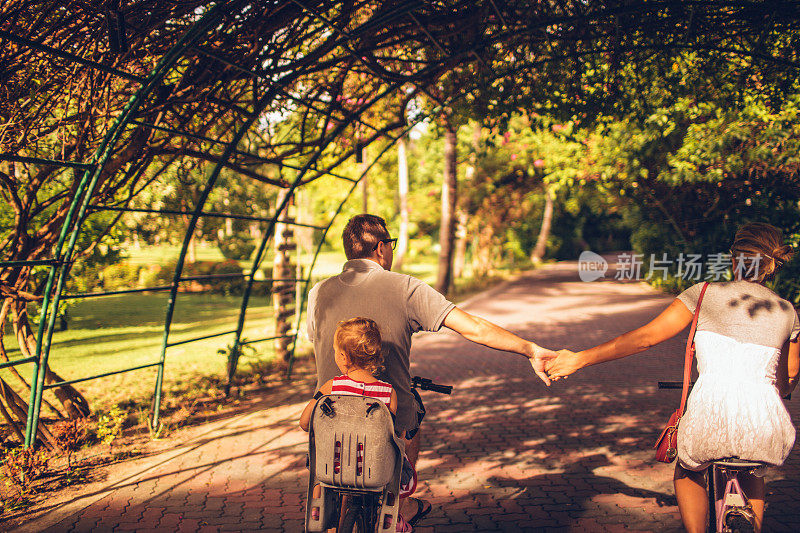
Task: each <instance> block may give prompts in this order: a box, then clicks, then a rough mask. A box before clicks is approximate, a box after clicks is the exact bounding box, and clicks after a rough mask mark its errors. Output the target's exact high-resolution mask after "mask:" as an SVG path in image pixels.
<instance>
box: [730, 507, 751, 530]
mask: <svg viewBox="0 0 800 533" xmlns="http://www.w3.org/2000/svg"><path fill="white" fill-rule="evenodd" d="M724 522H725V530H726V531H730V532H731V533H755V530H756V526H755V517H753V516H752V513H749V512H747V511H746V510H742V509H733V510H731V511H728V512H727V513H725V518H724Z"/></svg>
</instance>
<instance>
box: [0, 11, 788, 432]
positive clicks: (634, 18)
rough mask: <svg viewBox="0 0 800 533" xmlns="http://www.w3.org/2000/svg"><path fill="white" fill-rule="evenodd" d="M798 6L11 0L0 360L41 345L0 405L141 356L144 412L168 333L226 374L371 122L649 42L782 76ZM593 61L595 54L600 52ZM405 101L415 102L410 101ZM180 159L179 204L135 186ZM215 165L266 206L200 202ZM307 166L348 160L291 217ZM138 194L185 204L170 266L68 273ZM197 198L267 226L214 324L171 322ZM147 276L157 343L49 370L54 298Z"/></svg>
mask: <svg viewBox="0 0 800 533" xmlns="http://www.w3.org/2000/svg"><path fill="white" fill-rule="evenodd" d="M799 21H800V4H798V2H785V1H776V2H755V1H683V0H673V1H641V0H620V1H594V0H589V1H572V0H565V1H557V0H553V1H516V0H488V1H481V2H474V1H459V0H452V1H450V0H447V1H395V2H372V1H345V2H327V1H314V0H273V1H252V0H251V1H245V0H233V1H221V2H205V1H192V0H183V1H178V2H157V1H154V0H141V1H136V2H133V1H129V2H125V1H121V0H108V1H105V0H104V1H69V0H55V1H46V2H32V1H29V0H9V1H7V2H4V3H3V5H2V8H0V43H2V46H0V80H2V83H0V144H1V145H2V146H1V147H0V152H2V153H0V187H2V193H3V194H4V196H5V199H6V201H7V204H8V205H9V206H10V207H11V208H12V210H13V213H10V214H8V215H9V216H7V217H6V219H7V220H12V221H13V224H12V225H11V227H9V228H3V234H2V237H3V238H4V240H3V242H2V243H0V252H2V253H1V254H0V259H2V261H0V291H1V292H2V295H3V298H4V302H3V308H2V320H3V321H5V320H6V317H8V316H12V317H13V321H14V327H15V332H16V335H17V339H18V341H19V344H20V349H21V352H22V355H23V357H22V358H20V359H16V360H8V358H6V360H5V361H3V362H0V368H6V367H14V366H16V365H20V364H25V363H32V364H33V365H32V366H33V372H32V375H31V376H30V389H31V394H30V399H29V401H28V402H27V403H26V402H25V401H24V400H22V399H21V398H19V397H16V398H14V397H13V391H10V390H9V387H7V386H4V387H3V391H4V394H3V396H4V398H5V400H6V405H8V406H9V409H10V411H11V413H4V414H5V415H6V418H7V419H8V418H9V416H17V417H18V418H20V419H22V418H24V419H25V420H26V429H25V435H24V437H25V443H26V445H28V446H30V445H31V444H32V443H33V442H34V441H35V440H36V439H35V437H36V435H37V431H39V432H41V431H46V428H41V427H40V424H39V413H40V409H41V405H42V401H43V392H44V391H45V390H48V389H51V390H53V392H54V393H56V396H57V397H58V399H59V400H61V401H62V403H64V405H65V406H67V407H66V409H67V412H68V414H69V415H74V416H80V415H81V414H86V413H87V412H88V406H83V405H81V404H80V400H79V399H78V398H79V395H75V394H73V393H72V392H74V389H72V388H71V387H72V385H73V384H75V383H79V382H82V381H85V380H89V379H97V378H100V377H104V376H108V375H111V374H115V373H121V372H130V371H136V370H143V369H146V368H154V369H156V371H157V372H156V376H155V385H154V386H155V392H154V401H153V411H152V417H151V423H152V425H153V426H154V427H156V426H157V425H158V423H159V417H160V406H161V389H162V382H163V378H164V363H165V361H166V359H167V358H168V357H169V352H170V349H171V348H173V347H175V346H177V345H183V344H186V343H189V342H193V341H197V340H201V339H207V338H209V337H217V336H219V337H222V336H229V337H232V339H233V344H232V346H233V347H234V349H233V350H232V356H231V359H232V361H231V364H229V368H228V371H229V377H231V376H232V375H233V373H234V372H235V370H236V361H237V357H236V354H237V353H238V349H239V347H241V346H242V345H243V344H244V343H253V342H263V341H268V340H272V339H275V338H277V337H275V336H273V337H265V338H259V339H251V340H246V339H245V338H244V337H243V331H244V329H245V323H246V316H247V310H248V305H249V304H250V301H251V296H252V295H253V294H254V291H259V290H264V289H265V287H266V288H268V289H270V288H271V290H272V289H275V287H280V286H281V285H280V284H281V283H283V284H287V283H291V284H294V283H299V284H301V285H303V288H304V289H307V288H308V287H307V286H308V283H309V280H310V276H311V272H310V271H309V272H305V273H304V274H303V275H302V276H300V277H279V278H278V279H258V277H257V275H256V273H257V272H258V271H259V268H260V265H261V263H262V261H263V260H264V258H265V256H266V254H267V250H268V246H269V243H270V242H271V240H272V239H273V237H274V235H275V232H276V228H277V227H279V225H280V224H284V225H288V226H298V227H307V228H313V229H315V230H317V231H318V232H319V234H320V235H321V238H320V239H319V242H318V243H317V248H316V254H318V253H319V249H320V247H321V246H322V243H323V242H324V241H325V237H326V235H327V233H328V231H329V230H330V228H331V224H332V223H333V221H334V219H335V218H336V216H337V214H338V213H339V212H340V210H341V209H342V205H343V204H344V202H345V201H346V200H347V198H348V197H349V196H350V194H351V193H352V192H353V190H354V189H355V187H356V186H357V184H358V183H359V181H360V180H361V178H362V177H363V176H364V174H365V173H366V172H367V171H368V170H369V167H370V166H371V164H374V161H370V162H365V164H364V165H362V167H361V172H360V174H359V175H352V174H351V173H347V172H344V171H342V170H341V169H342V165H343V163H344V162H345V161H347V160H348V159H350V158H352V157H360V154H361V151H362V148H363V147H364V146H366V145H369V144H371V143H373V142H375V141H381V152H380V153H378V154H377V155H376V154H373V155H376V157H375V158H374V159H375V160H377V159H378V158H380V156H381V155H382V154H383V153H385V152H386V151H387V150H389V149H390V147H391V146H392V144H393V143H394V142H395V141H397V140H398V139H400V138H401V137H402V136H403V135H404V134H405V133H406V132H407V131H408V130H409V129H410V128H412V127H413V126H414V124H415V123H417V122H419V121H422V120H425V119H426V118H428V117H431V116H437V115H439V114H443V113H448V112H451V111H452V109H453V108H455V107H458V106H471V107H472V108H473V109H476V108H480V109H481V110H483V112H485V113H492V112H494V111H493V110H499V109H501V108H503V106H512V105H515V104H518V103H525V102H535V103H537V104H538V105H540V107H548V106H550V107H552V108H554V109H558V108H559V107H560V106H562V107H563V106H568V107H570V108H576V107H580V106H581V105H584V106H586V107H588V106H590V105H591V103H592V100H593V99H594V100H602V99H609V98H613V94H614V87H613V78H614V72H615V70H616V69H619V68H622V65H624V64H626V63H628V64H629V63H630V62H631V61H634V60H642V61H646V60H647V58H648V57H651V56H655V55H661V56H663V55H667V56H669V55H675V54H681V53H684V52H691V53H695V54H697V55H699V56H700V57H701V59H702V60H707V61H709V62H711V61H720V60H722V61H731V60H733V61H741V62H742V64H743V65H753V64H758V65H759V68H760V71H761V72H762V73H767V75H770V74H771V75H773V76H774V79H779V78H780V77H781V75H782V73H785V72H795V71H796V69H797V67H798V66H800V58H798V46H797V45H798V42H797V37H798V35H799V34H798V33H797V30H798V27H799V26H798V22H799ZM589 63H593V64H597V63H601V64H603V65H605V68H604V69H602V71H598V72H597V74H592V73H591V72H589V69H590V64H589ZM592 76H597V77H598V80H600V81H602V79H600V78H603V79H605V80H606V82H605V84H600V85H601V86H604V87H605V91H604V92H603V91H601V92H600V93H596V92H595V93H592V94H589V93H587V92H586V83H587V82H586V80H587V79H591V78H592ZM595 81H597V80H595ZM411 101H415V102H420V101H421V102H424V104H422V105H419V104H417V105H415V106H413V107H414V108H415V109H414V112H412V113H409V112H408V111H407V109H408V107H409V105H408V104H409V102H411ZM498 112H499V111H498ZM386 141H388V142H386ZM181 164H185V165H189V166H192V167H193V168H202V169H203V170H202V172H201V174H202V175H203V184H202V186H201V187H200V188H199V190H198V191H197V195H196V202H195V204H194V206H193V208H192V209H188V210H174V209H173V210H168V209H159V208H157V207H152V208H148V207H146V206H144V207H143V206H142V205H139V204H136V202H135V199H136V198H137V197H139V196H141V194H142V193H143V191H149V190H157V186H158V182H159V177H160V176H161V175H162V173H163V172H164V171H165V170H166V169H167V168H169V167H170V166H171V165H181ZM222 173H233V174H235V175H236V176H239V177H240V179H242V180H255V181H256V182H260V183H263V184H265V185H266V186H268V187H271V188H274V189H275V190H276V191H279V192H280V194H279V195H277V198H278V201H277V202H276V203H275V204H274V205H271V206H269V212H268V214H267V215H266V216H261V215H259V216H256V215H247V214H236V213H226V212H215V211H210V210H209V209H208V207H207V200H208V198H209V195H210V194H211V193H212V191H213V190H214V189H215V187H216V186H217V185H218V181H219V177H220V175H221V174H222ZM317 180H332V181H335V182H341V184H342V186H341V188H340V191H341V195H340V196H341V197H340V198H339V199H338V202H339V204H338V209H335V210H333V211H332V212H329V213H312V214H307V216H304V217H303V220H302V221H300V220H298V219H296V218H294V217H293V216H290V214H289V209H290V207H291V205H292V198H293V195H294V193H295V192H296V191H297V190H300V189H303V188H308V187H309V185H311V184H313V183H314V182H316V181H317ZM131 211H135V212H138V213H141V214H143V215H146V216H158V217H187V218H188V220H189V224H188V226H187V228H188V229H187V231H186V234H185V238H184V239H183V243H182V247H181V252H180V255H179V258H178V261H177V264H176V266H175V269H174V274H173V277H172V282H171V283H169V284H167V285H162V286H154V287H146V288H132V289H128V290H117V291H107V292H94V293H71V292H70V291H68V290H67V285H68V283H67V282H68V280H69V277H70V270H71V268H72V267H73V265H74V264H75V263H76V261H80V260H81V258H82V257H87V256H88V255H89V254H90V252H91V250H92V248H93V247H94V246H96V245H97V242H99V240H100V238H101V237H102V233H103V232H102V231H101V236H100V237H97V238H95V239H94V240H93V241H92V242H87V241H86V228H87V224H88V223H89V221H91V220H92V217H93V216H94V215H96V214H98V213H104V214H106V215H108V214H109V213H111V214H112V215H113V216H111V217H110V218H108V219H104V220H106V222H105V224H106V227H107V229H106V230H105V231H108V228H111V227H112V226H113V225H114V224H115V223H116V222H117V221H119V220H120V217H122V215H123V214H124V213H126V212H131ZM208 218H217V219H226V218H234V219H240V220H247V221H251V222H257V223H260V224H264V225H265V231H264V232H263V238H262V239H261V242H260V243H258V246H257V249H256V252H255V254H254V258H253V259H252V267H251V268H250V269H249V270H248V271H247V272H246V273H245V274H244V275H238V274H237V275H235V276H238V277H241V278H243V282H244V291H243V295H242V297H241V309H240V313H239V318H238V321H236V323H233V324H231V327H230V328H229V329H227V330H225V331H224V332H217V333H213V334H211V335H206V336H202V337H200V338H189V339H186V338H183V339H180V340H175V338H174V336H173V335H172V334H171V333H172V323H173V313H174V309H175V302H176V300H177V299H179V298H180V294H179V289H180V287H181V285H182V284H185V283H187V282H191V281H202V280H203V279H208V278H212V277H225V276H229V275H227V274H212V275H208V276H187V275H185V274H184V265H185V259H186V254H187V250H188V249H189V247H190V244H191V241H192V239H194V238H195V229H196V227H197V225H198V224H199V223H201V221H202V220H204V219H208ZM316 254H315V257H314V260H316ZM312 265H313V261H312ZM42 270H43V271H44V278H41V279H43V281H42V282H39V283H38V284H37V282H36V281H35V280H37V279H40V278H36V276H35V273H37V272H39V273H41V271H42ZM40 275H41V274H40ZM229 277H230V276H229ZM260 284H261V286H259V285H260ZM146 291H159V292H166V293H168V294H169V300H168V302H169V303H168V305H167V308H166V310H165V315H164V330H163V340H162V344H161V349H160V352H159V353H154V354H153V360H152V361H151V362H149V363H147V364H143V365H139V366H136V367H134V368H124V369H119V370H117V371H115V372H109V373H104V374H101V375H92V372H91V369H86V375H85V376H81V377H78V378H75V379H70V380H65V379H62V378H60V377H59V376H58V375H57V374H55V373H54V372H53V371H51V370H50V368H49V355H50V351H51V342H52V338H53V332H54V329H55V325H56V320H57V310H58V306H59V303H60V302H62V301H65V300H67V299H70V298H90V297H104V296H109V295H112V294H120V293H129V292H146ZM305 292H306V291H305V290H301V291H299V293H300V294H305ZM32 301H36V302H39V303H40V309H41V312H40V316H39V317H38V326H36V327H35V328H34V326H33V321H30V320H29V319H28V317H27V311H26V306H27V304H28V303H29V302H32ZM302 307H303V305H302V302H298V305H297V312H296V316H295V317H294V320H295V327H294V328H292V329H291V330H290V331H288V332H286V333H284V334H282V335H279V336H285V337H287V338H288V339H289V341H290V347H291V348H290V349H291V350H293V349H294V348H293V347H294V344H295V341H296V338H297V332H298V330H299V328H298V327H297V325H299V321H300V316H299V315H300V314H301V309H302ZM3 355H5V351H3ZM71 391H72V392H71ZM3 410H4V411H5V407H3Z"/></svg>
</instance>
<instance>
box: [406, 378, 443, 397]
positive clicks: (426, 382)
mask: <svg viewBox="0 0 800 533" xmlns="http://www.w3.org/2000/svg"><path fill="white" fill-rule="evenodd" d="M411 387H412V388H416V389H422V390H429V391H433V392H438V393H439V394H450V393H452V392H453V387H452V386H451V385H439V384H438V383H434V382H433V381H432V380H430V379H428V378H423V377H420V376H414V377H412V378H411Z"/></svg>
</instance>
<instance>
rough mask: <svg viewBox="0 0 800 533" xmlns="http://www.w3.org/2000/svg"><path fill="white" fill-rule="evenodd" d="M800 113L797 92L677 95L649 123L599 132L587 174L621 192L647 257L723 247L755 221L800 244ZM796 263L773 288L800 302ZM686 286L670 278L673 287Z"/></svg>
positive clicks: (609, 126)
mask: <svg viewBox="0 0 800 533" xmlns="http://www.w3.org/2000/svg"><path fill="white" fill-rule="evenodd" d="M799 111H800V97H798V96H797V95H789V96H788V97H787V98H786V99H785V100H783V101H782V102H781V104H780V105H779V107H777V108H774V107H773V106H772V105H770V104H769V102H767V101H766V100H765V98H763V97H762V96H760V95H758V94H745V95H743V96H742V97H741V99H740V101H739V102H738V105H736V106H727V105H719V104H718V103H716V102H715V101H713V100H707V101H700V100H698V99H697V98H696V97H688V96H687V97H684V98H676V99H673V100H672V101H671V102H670V103H669V105H668V106H665V107H658V108H654V109H652V110H651V113H650V114H649V115H648V116H646V117H645V118H644V119H641V120H639V119H636V117H629V118H628V119H625V120H620V121H616V122H609V123H606V124H604V125H603V126H601V127H599V128H597V129H596V130H595V131H594V132H593V133H592V134H591V135H590V136H589V139H588V148H589V155H588V158H587V161H586V170H585V174H586V175H587V176H590V177H593V178H597V179H598V180H599V181H600V182H602V183H603V184H604V185H605V186H606V187H607V188H608V189H609V190H611V191H616V192H617V194H618V196H619V205H620V207H621V209H622V213H623V216H624V219H625V221H626V225H627V226H628V227H630V228H631V230H632V232H633V233H632V236H631V243H632V245H633V248H634V249H635V250H636V251H637V252H640V253H643V254H645V257H649V256H650V254H656V256H657V257H661V254H662V253H667V254H668V257H670V258H672V259H675V258H676V257H678V255H679V254H680V253H684V254H689V253H697V254H704V255H705V256H707V255H708V254H712V253H725V252H727V250H728V247H729V246H730V244H731V242H732V241H733V236H734V234H735V232H736V229H737V228H738V227H739V226H741V225H742V224H744V223H746V222H750V221H761V222H768V223H771V224H773V225H775V226H777V227H779V228H781V229H782V230H783V231H784V233H785V235H786V236H787V238H788V239H789V240H791V241H794V242H796V241H797V234H798V231H800V208H799V207H798V205H799V204H798V202H800V182H798V179H797V176H798V173H800V159H798V155H797V154H798V149H800V126H798V121H797V120H796V118H797V116H798V112H799ZM795 263H796V262H793V263H792V264H790V265H787V267H786V270H785V271H784V273H783V274H782V275H781V276H779V278H778V279H777V280H775V282H774V287H775V289H776V290H777V291H778V292H779V294H781V295H782V296H784V297H786V298H789V299H790V300H793V301H798V300H800V290H798V286H797V284H796V282H795V281H794V280H795V279H796V274H797V271H796V269H797V267H796V266H795ZM645 266H646V265H645ZM656 283H659V284H663V282H656ZM684 285H685V283H681V282H678V281H668V282H667V283H666V288H668V289H671V290H679V289H680V288H682V287H684Z"/></svg>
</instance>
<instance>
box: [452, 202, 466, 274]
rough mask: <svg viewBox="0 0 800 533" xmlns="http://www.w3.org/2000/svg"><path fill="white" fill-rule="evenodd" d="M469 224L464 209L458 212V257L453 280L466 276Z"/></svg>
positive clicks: (454, 266) (455, 261) (454, 260)
mask: <svg viewBox="0 0 800 533" xmlns="http://www.w3.org/2000/svg"><path fill="white" fill-rule="evenodd" d="M467 222H468V215H467V212H466V211H464V210H463V209H459V210H458V224H457V226H456V256H455V258H454V259H453V279H458V278H460V277H461V276H462V275H463V274H464V266H465V265H466V263H467V241H468V240H469V239H468V236H467Z"/></svg>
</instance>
